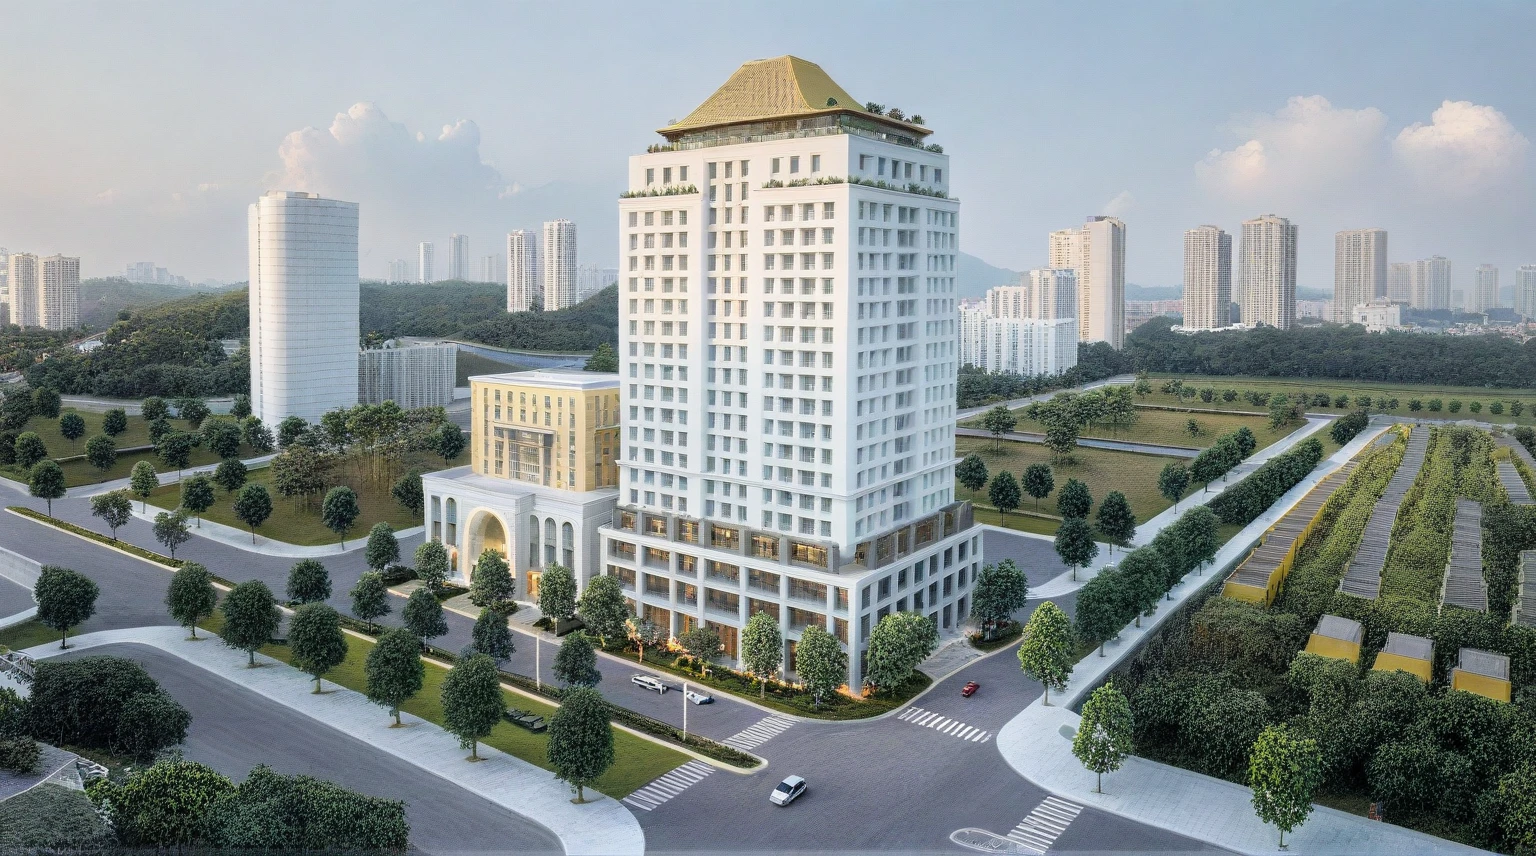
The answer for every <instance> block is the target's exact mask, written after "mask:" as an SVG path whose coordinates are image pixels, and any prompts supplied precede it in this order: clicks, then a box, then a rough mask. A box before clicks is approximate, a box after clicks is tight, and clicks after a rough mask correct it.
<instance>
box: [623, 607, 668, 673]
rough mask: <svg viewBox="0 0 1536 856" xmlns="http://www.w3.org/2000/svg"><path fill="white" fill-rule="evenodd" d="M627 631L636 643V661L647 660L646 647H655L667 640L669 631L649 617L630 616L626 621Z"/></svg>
mask: <svg viewBox="0 0 1536 856" xmlns="http://www.w3.org/2000/svg"><path fill="white" fill-rule="evenodd" d="M624 629H625V633H626V634H627V635H628V636H629V641H631V642H633V643H635V650H636V651H637V652H638V654H637V655H636V662H640V663H644V662H645V649H647V648H653V647H655V646H658V645H661V644H662V643H664V642H666V641H667V631H666V630H665V629H663V628H662V626H661V625H659V624H657V623H656V622H654V621H652V620H650V619H649V618H638V617H636V616H633V615H632V616H630V617H629V620H627V621H625V622H624Z"/></svg>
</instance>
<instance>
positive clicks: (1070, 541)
mask: <svg viewBox="0 0 1536 856" xmlns="http://www.w3.org/2000/svg"><path fill="white" fill-rule="evenodd" d="M1056 555H1058V556H1060V557H1061V561H1062V563H1063V564H1065V565H1067V566H1068V567H1070V568H1071V569H1072V579H1074V580H1076V579H1077V569H1078V568H1082V567H1086V566H1087V565H1088V563H1089V562H1092V561H1093V560H1094V559H1095V558H1096V557H1097V556H1098V555H1099V545H1098V543H1097V542H1095V541H1094V540H1093V527H1092V526H1089V525H1088V520H1087V518H1083V517H1068V518H1067V519H1066V520H1063V521H1061V526H1059V527H1057V529H1056Z"/></svg>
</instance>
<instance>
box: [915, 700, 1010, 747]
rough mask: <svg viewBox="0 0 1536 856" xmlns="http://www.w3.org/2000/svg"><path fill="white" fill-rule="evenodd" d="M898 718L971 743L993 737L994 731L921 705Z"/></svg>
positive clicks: (983, 741)
mask: <svg viewBox="0 0 1536 856" xmlns="http://www.w3.org/2000/svg"><path fill="white" fill-rule="evenodd" d="M896 718H897V719H899V720H901V721H902V722H910V723H912V724H913V725H919V726H922V727H923V728H932V729H933V730H935V731H937V732H939V733H940V734H948V735H950V736H951V737H958V738H960V739H961V740H967V741H969V742H971V743H985V742H987V741H988V740H991V739H992V732H990V731H987V730H985V729H981V728H976V727H975V726H971V725H966V724H965V723H963V722H961V721H960V720H958V719H951V718H949V717H947V716H943V715H940V714H937V713H934V712H933V711H931V710H924V709H923V708H920V707H909V708H907V709H906V710H904V711H902V712H901V714H900V715H898V716H897V717H896Z"/></svg>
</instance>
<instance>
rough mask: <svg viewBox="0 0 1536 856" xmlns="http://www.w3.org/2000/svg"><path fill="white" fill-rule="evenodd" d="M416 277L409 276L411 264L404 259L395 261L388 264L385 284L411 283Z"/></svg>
mask: <svg viewBox="0 0 1536 856" xmlns="http://www.w3.org/2000/svg"><path fill="white" fill-rule="evenodd" d="M415 278H416V277H414V276H412V275H411V263H410V262H409V261H406V260H405V259H395V260H394V261H392V262H390V263H389V279H388V280H387V282H390V283H397V282H411V281H412V280H414V279H415Z"/></svg>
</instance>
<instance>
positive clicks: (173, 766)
mask: <svg viewBox="0 0 1536 856" xmlns="http://www.w3.org/2000/svg"><path fill="white" fill-rule="evenodd" d="M234 789H235V786H234V784H233V783H232V782H230V780H229V779H226V778H224V776H223V775H221V774H220V773H218V772H217V771H215V770H214V769H213V768H211V767H207V766H204V765H202V764H199V763H196V762H194V761H184V760H179V759H176V760H166V761H161V762H159V763H157V764H154V765H152V766H151V767H149V768H148V769H147V770H143V771H141V772H140V773H138V774H137V775H135V776H133V777H132V778H130V779H128V781H127V782H126V783H124V784H122V785H119V786H114V787H112V788H111V789H110V791H109V793H110V800H109V801H108V805H110V809H109V811H110V815H111V818H112V823H113V826H114V827H115V829H116V831H117V836H118V839H119V840H120V841H121V842H122V843H123V844H126V845H128V846H130V847H134V848H139V847H143V848H149V849H152V850H158V849H161V848H164V849H172V848H175V849H176V850H178V851H179V850H180V848H181V846H182V845H192V844H195V843H197V842H198V840H199V839H200V838H202V836H203V835H204V833H205V826H204V821H203V819H204V817H205V816H206V814H207V813H208V811H209V810H210V809H211V808H212V807H213V806H214V805H216V804H217V803H219V802H220V801H221V800H225V799H228V797H229V795H230V794H231V793H232V792H233V791H234Z"/></svg>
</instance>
